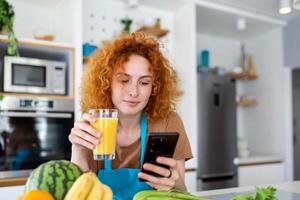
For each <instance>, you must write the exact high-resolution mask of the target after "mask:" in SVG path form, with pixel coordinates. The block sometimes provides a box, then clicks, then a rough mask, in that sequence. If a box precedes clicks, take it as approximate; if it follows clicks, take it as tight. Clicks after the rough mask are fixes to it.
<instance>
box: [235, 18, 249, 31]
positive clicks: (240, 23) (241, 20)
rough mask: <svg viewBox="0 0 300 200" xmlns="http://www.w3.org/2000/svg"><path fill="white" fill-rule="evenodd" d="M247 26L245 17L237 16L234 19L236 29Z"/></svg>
mask: <svg viewBox="0 0 300 200" xmlns="http://www.w3.org/2000/svg"><path fill="white" fill-rule="evenodd" d="M246 27H247V21H246V19H245V18H242V17H239V18H238V19H237V21H236V29H237V30H239V31H243V30H245V29H246Z"/></svg>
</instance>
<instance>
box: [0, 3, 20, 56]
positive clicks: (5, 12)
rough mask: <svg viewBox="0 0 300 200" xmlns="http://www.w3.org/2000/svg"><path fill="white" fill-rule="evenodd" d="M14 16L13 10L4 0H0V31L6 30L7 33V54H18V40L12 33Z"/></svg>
mask: <svg viewBox="0 0 300 200" xmlns="http://www.w3.org/2000/svg"><path fill="white" fill-rule="evenodd" d="M14 17H15V12H14V9H13V7H12V5H10V4H9V3H8V2H7V1H6V0H0V32H1V31H6V32H7V35H8V42H7V54H8V55H10V56H18V55H19V52H18V48H17V43H18V40H17V38H16V35H15V33H14V28H13V27H14Z"/></svg>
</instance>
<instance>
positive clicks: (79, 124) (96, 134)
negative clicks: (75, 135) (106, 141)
mask: <svg viewBox="0 0 300 200" xmlns="http://www.w3.org/2000/svg"><path fill="white" fill-rule="evenodd" d="M74 128H77V129H80V130H83V131H85V132H87V133H90V134H91V135H93V136H94V137H96V138H99V137H100V132H99V131H97V130H96V129H95V128H93V127H92V126H91V125H90V124H88V123H86V122H82V121H79V122H75V123H74Z"/></svg>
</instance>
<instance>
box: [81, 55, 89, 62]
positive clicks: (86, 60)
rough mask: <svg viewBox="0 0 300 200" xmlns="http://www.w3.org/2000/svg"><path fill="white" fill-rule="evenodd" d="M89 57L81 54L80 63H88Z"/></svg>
mask: <svg viewBox="0 0 300 200" xmlns="http://www.w3.org/2000/svg"><path fill="white" fill-rule="evenodd" d="M89 59H90V57H89V56H83V58H82V63H83V64H86V63H88V62H89Z"/></svg>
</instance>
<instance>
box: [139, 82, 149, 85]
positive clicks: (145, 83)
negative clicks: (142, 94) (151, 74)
mask: <svg viewBox="0 0 300 200" xmlns="http://www.w3.org/2000/svg"><path fill="white" fill-rule="evenodd" d="M141 84H142V85H149V84H150V83H149V82H141Z"/></svg>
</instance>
